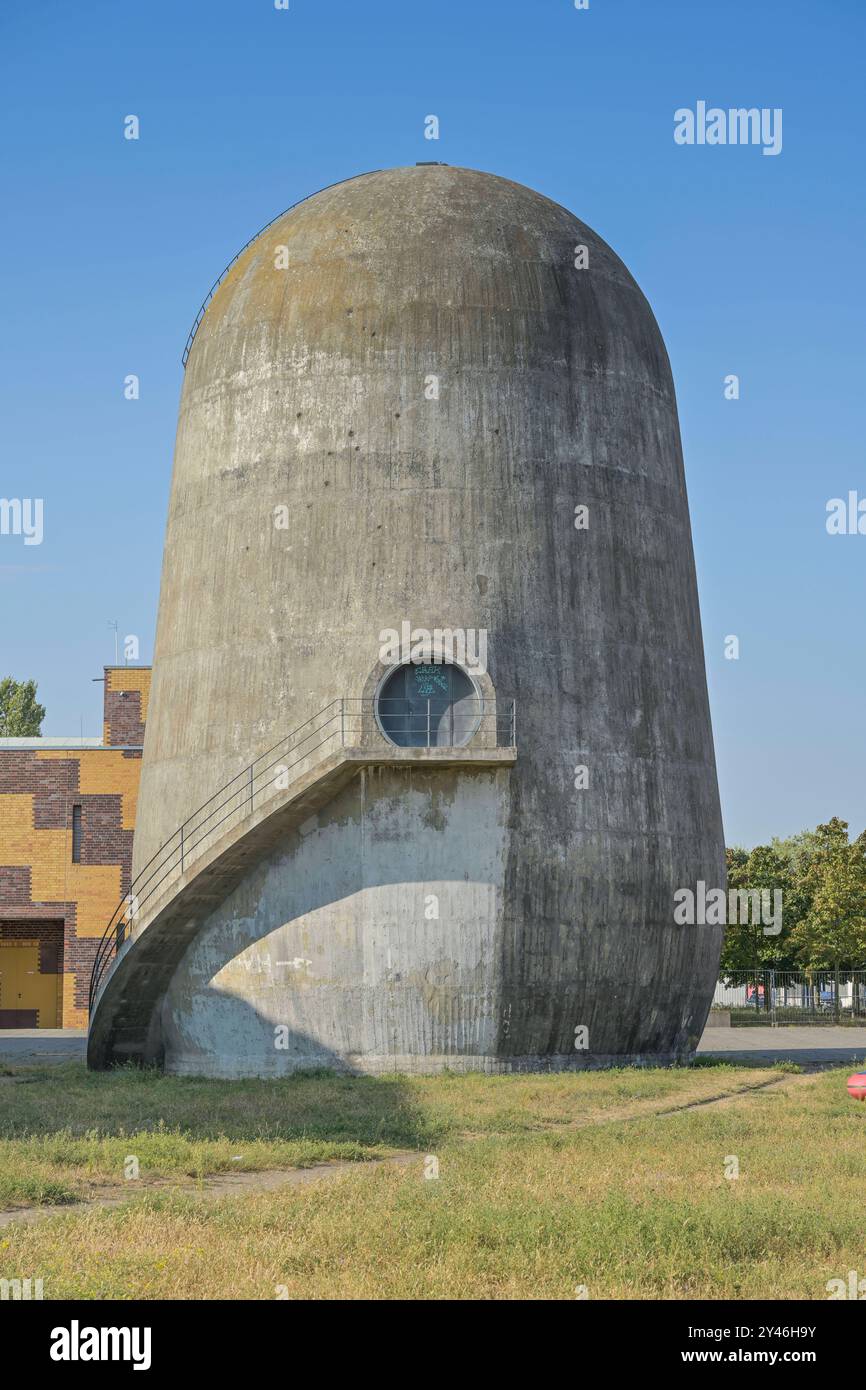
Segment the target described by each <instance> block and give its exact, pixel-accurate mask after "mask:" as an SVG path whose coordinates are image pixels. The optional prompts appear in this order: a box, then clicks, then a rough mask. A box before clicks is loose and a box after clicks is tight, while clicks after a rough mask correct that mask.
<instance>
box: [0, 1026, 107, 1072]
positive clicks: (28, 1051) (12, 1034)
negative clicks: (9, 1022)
mask: <svg viewBox="0 0 866 1390" xmlns="http://www.w3.org/2000/svg"><path fill="white" fill-rule="evenodd" d="M86 1056H87V1033H86V1032H85V1031H84V1030H83V1029H81V1028H4V1029H3V1030H2V1031H0V1062H9V1063H12V1064H14V1065H15V1066H19V1067H27V1066H34V1065H36V1064H37V1063H42V1064H44V1065H46V1066H50V1065H52V1064H55V1063H57V1062H73V1061H81V1062H83V1061H84V1058H85V1057H86Z"/></svg>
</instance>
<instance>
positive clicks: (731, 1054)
mask: <svg viewBox="0 0 866 1390" xmlns="http://www.w3.org/2000/svg"><path fill="white" fill-rule="evenodd" d="M698 1053H699V1055H700V1056H701V1057H723V1058H724V1059H725V1060H726V1061H731V1062H799V1063H800V1064H801V1065H810V1066H815V1065H819V1064H822V1063H823V1064H824V1065H832V1064H833V1063H846V1064H851V1063H855V1064H856V1063H862V1062H863V1061H864V1059H866V1028H832V1027H826V1028H825V1027H821V1026H819V1027H815V1028H809V1027H802V1026H798V1027H796V1028H707V1029H705V1030H704V1036H703V1037H702V1038H701V1041H700V1043H699V1044H698Z"/></svg>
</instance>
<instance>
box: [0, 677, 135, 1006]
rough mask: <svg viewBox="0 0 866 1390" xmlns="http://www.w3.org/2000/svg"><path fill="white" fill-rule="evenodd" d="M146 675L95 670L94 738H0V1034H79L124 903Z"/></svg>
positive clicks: (130, 863)
mask: <svg viewBox="0 0 866 1390" xmlns="http://www.w3.org/2000/svg"><path fill="white" fill-rule="evenodd" d="M150 675H151V672H150V667H149V666H106V668H105V684H104V687H103V689H104V705H103V733H102V740H101V741H100V740H99V739H80V738H79V739H58V738H30V739H25V738H2V739H0V1028H35V1027H38V1028H54V1027H60V1026H63V1027H65V1028H86V1027H87V989H88V983H89V980H90V969H91V965H92V963H93V956H94V953H95V951H96V947H97V945H98V943H99V939H100V937H101V936H102V933H103V932H104V930H105V927H106V925H107V923H108V920H109V918H110V917H111V914H112V913H113V911H114V909H115V908H116V906H117V904H118V903H119V901H120V899H121V898H122V897H123V895H124V894H125V893H126V892H128V889H129V879H130V871H131V866H132V835H133V829H134V827H135V810H136V801H137V797H138V780H139V774H140V771H141V751H142V744H143V742H144V723H145V720H146V718H147V701H148V696H149V693H150Z"/></svg>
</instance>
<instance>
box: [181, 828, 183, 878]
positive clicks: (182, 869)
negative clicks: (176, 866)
mask: <svg viewBox="0 0 866 1390" xmlns="http://www.w3.org/2000/svg"><path fill="white" fill-rule="evenodd" d="M180 871H181V873H183V826H181V827H180Z"/></svg>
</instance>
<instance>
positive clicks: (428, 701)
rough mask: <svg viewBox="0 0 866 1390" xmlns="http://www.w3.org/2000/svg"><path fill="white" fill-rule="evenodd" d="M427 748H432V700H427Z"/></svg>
mask: <svg viewBox="0 0 866 1390" xmlns="http://www.w3.org/2000/svg"><path fill="white" fill-rule="evenodd" d="M427 747H428V748H429V747H430V700H429V697H428V699H427Z"/></svg>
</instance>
